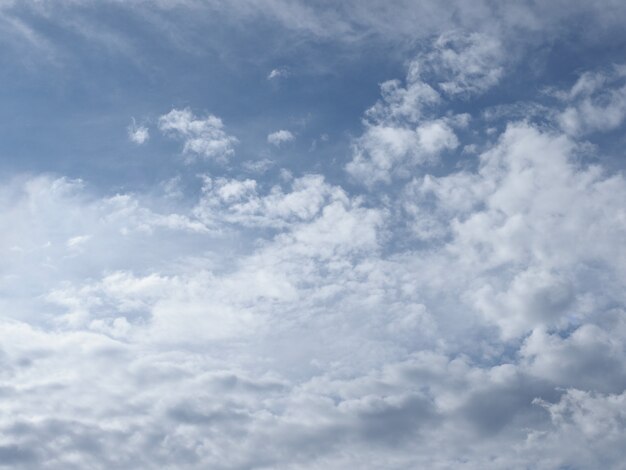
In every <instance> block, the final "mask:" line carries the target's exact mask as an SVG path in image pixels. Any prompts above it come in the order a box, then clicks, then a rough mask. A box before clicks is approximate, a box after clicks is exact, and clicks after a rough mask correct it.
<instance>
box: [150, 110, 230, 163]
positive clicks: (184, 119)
mask: <svg viewBox="0 0 626 470" xmlns="http://www.w3.org/2000/svg"><path fill="white" fill-rule="evenodd" d="M159 130H160V131H161V132H163V133H164V134H165V135H168V136H171V137H173V138H175V139H178V140H182V141H183V142H184V145H183V154H185V155H187V156H188V157H190V158H195V157H201V158H205V159H209V160H216V161H221V162H224V161H226V160H227V159H228V158H229V157H231V156H232V155H234V153H235V145H237V142H238V140H237V139H236V138H235V137H233V136H231V135H229V134H227V133H226V131H225V130H224V124H223V123H222V120H221V119H220V118H218V117H217V116H214V115H212V114H208V115H207V116H206V117H204V118H198V117H196V116H195V115H194V114H193V113H192V112H191V110H190V109H189V108H185V109H172V110H171V111H170V112H169V113H167V114H164V115H163V116H161V117H160V118H159Z"/></svg>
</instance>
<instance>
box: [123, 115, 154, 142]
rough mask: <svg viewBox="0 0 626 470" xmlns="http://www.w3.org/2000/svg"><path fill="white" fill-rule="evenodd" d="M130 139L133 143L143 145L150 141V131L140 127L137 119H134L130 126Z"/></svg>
mask: <svg viewBox="0 0 626 470" xmlns="http://www.w3.org/2000/svg"><path fill="white" fill-rule="evenodd" d="M128 138H129V139H130V140H131V142H134V143H135V144H137V145H141V144H144V143H146V142H147V141H148V140H149V139H150V131H149V130H148V128H147V127H145V126H138V125H137V123H136V122H135V119H133V122H132V123H131V125H130V126H128Z"/></svg>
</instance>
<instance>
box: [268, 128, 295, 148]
mask: <svg viewBox="0 0 626 470" xmlns="http://www.w3.org/2000/svg"><path fill="white" fill-rule="evenodd" d="M295 138H296V136H295V135H293V134H292V133H291V132H289V131H287V130H284V129H280V130H278V131H276V132H272V133H271V134H268V136H267V142H268V143H270V144H272V145H275V146H276V147H280V146H281V145H282V144H284V143H285V142H292V141H294V140H295Z"/></svg>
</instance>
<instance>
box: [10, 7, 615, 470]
mask: <svg viewBox="0 0 626 470" xmlns="http://www.w3.org/2000/svg"><path fill="white" fill-rule="evenodd" d="M37 5H38V7H37V8H39V9H40V10H38V11H41V15H43V16H42V18H48V17H47V16H45V14H46V12H47V11H48V10H51V8H49V7H47V6H46V4H45V3H42V2H37ZM85 5H86V6H85V9H84V10H85V14H87V12H88V10H90V8H91V6H89V4H85ZM563 5H564V4H561V3H559V2H557V3H556V4H554V3H550V4H548V3H546V4H545V5H543V4H542V5H537V6H536V7H535V8H536V9H535V10H532V11H531V13H532V14H530V13H529V10H528V8H527V5H526V4H516V5H513V4H512V3H506V2H505V3H503V4H501V5H500V4H499V5H498V6H497V7H494V8H491V7H489V8H487V7H486V6H485V5H484V4H483V3H482V2H471V3H470V4H469V5H468V4H466V3H454V8H451V7H450V5H443V6H442V5H441V4H440V3H428V2H426V3H420V5H419V6H415V5H413V2H403V1H398V2H392V4H391V6H390V4H389V3H383V2H370V1H366V2H361V3H353V2H347V3H346V4H341V5H338V6H337V7H336V8H333V9H326V10H324V12H323V13H324V14H322V15H320V10H319V6H318V5H317V4H310V5H306V4H304V3H298V2H283V1H273V0H272V1H270V0H267V1H263V2H260V3H259V2H248V1H238V2H232V3H229V4H228V5H226V4H224V5H221V4H219V5H218V3H210V2H209V3H206V2H204V3H203V2H195V1H181V2H177V3H176V2H175V3H172V2H165V1H163V2H157V3H156V4H154V5H153V6H154V7H155V9H163V10H162V11H170V12H171V10H167V9H168V8H170V9H171V8H174V9H175V10H176V15H175V16H176V17H178V15H183V13H185V12H187V11H192V12H193V13H194V16H193V17H185V16H184V15H183V16H181V17H185V18H187V20H188V21H189V23H186V24H190V25H192V26H193V25H195V23H194V21H195V20H197V19H198V18H202V17H203V16H202V15H203V13H204V14H206V12H207V11H210V12H211V13H213V12H215V14H216V15H218V16H219V15H225V14H228V15H233V17H236V18H239V19H245V20H246V21H250V19H251V18H252V19H254V20H255V21H256V20H257V19H258V18H259V17H262V18H267V17H271V18H274V21H277V22H279V23H280V24H284V25H285V28H289V29H290V30H293V31H299V32H302V31H305V32H307V35H304V36H302V37H307V38H308V37H309V36H308V35H311V36H312V37H314V38H316V39H317V38H320V37H323V38H326V39H328V38H336V37H337V36H340V37H341V39H342V40H347V39H348V38H351V39H352V40H353V41H355V42H353V43H349V44H350V45H351V46H353V45H354V44H363V43H361V42H356V41H357V40H358V39H359V38H360V40H362V41H366V40H372V39H371V38H372V36H376V34H380V35H385V37H387V38H389V37H393V38H398V37H402V38H404V37H405V36H404V35H405V34H418V35H428V36H429V38H430V35H431V34H434V36H436V37H437V38H438V39H435V40H434V41H431V40H430V39H428V40H425V41H423V44H425V46H424V50H422V51H421V52H418V53H417V54H415V55H414V56H413V58H412V60H410V61H409V62H408V63H407V71H406V76H405V78H404V79H403V80H388V81H385V82H383V83H382V84H381V87H380V93H381V96H380V99H379V100H378V101H377V102H376V103H375V104H374V105H373V106H372V107H370V108H369V109H368V110H367V111H366V112H365V113H364V115H363V122H362V125H363V127H362V132H361V134H360V135H357V136H356V137H355V138H354V139H353V140H352V141H351V149H350V153H349V155H346V156H345V157H346V158H347V160H348V163H347V165H346V167H345V169H346V170H347V176H346V174H343V173H342V171H341V170H342V169H341V168H337V167H335V166H332V165H331V166H328V167H325V166H323V165H318V166H314V165H311V166H306V167H305V168H306V171H305V170H303V166H302V162H299V161H296V162H295V163H294V165H293V167H290V168H289V169H285V168H280V169H279V168H276V171H265V170H267V169H268V168H269V167H270V166H271V165H272V162H269V161H267V160H263V159H258V158H257V157H258V155H255V154H254V149H253V150H252V151H251V152H252V153H246V152H250V150H249V149H248V150H245V151H244V150H242V153H243V154H244V156H243V158H242V160H243V163H241V164H239V163H237V162H235V161H231V162H230V164H229V165H224V166H222V167H219V168H218V170H219V171H217V170H215V171H214V170H211V173H210V174H209V173H206V171H208V170H206V169H205V170H203V171H204V173H202V174H200V175H198V174H197V172H196V171H191V170H190V168H189V167H181V168H178V169H176V168H173V169H172V168H169V167H168V168H165V172H166V173H167V172H168V171H173V174H166V176H165V181H163V182H159V181H158V180H157V181H156V182H154V184H147V183H146V181H147V180H146V181H143V183H146V184H143V183H142V184H141V185H138V187H139V188H146V187H148V189H135V190H130V189H124V190H122V189H119V188H121V187H122V186H121V185H120V184H117V183H115V182H114V183H115V184H109V183H110V182H109V181H108V180H107V181H106V184H103V185H102V186H100V187H95V186H92V184H91V183H90V182H89V181H88V179H87V178H85V180H84V181H83V180H80V179H72V178H69V177H62V176H58V175H48V174H33V175H21V176H19V175H13V176H11V177H9V178H6V177H3V178H4V179H3V180H2V184H0V226H2V227H3V228H4V229H3V230H2V231H0V257H1V258H2V263H0V294H1V295H0V311H2V317H1V318H0V345H1V347H0V397H2V398H3V400H2V402H1V403H2V405H1V406H2V413H0V432H1V435H2V440H1V442H0V463H6V464H7V465H10V466H11V467H12V468H16V469H30V468H49V469H53V470H56V469H66V468H70V469H71V468H94V469H99V468H119V469H131V468H148V469H151V468H177V469H179V468H180V469H184V470H186V469H193V470H195V469H205V468H215V469H218V470H219V469H229V470H232V469H261V468H286V469H294V470H295V469H307V470H315V469H331V470H333V469H345V468H380V469H405V468H464V469H468V470H472V469H483V468H494V469H507V468H538V469H546V470H548V469H556V468H620V466H622V465H623V464H622V462H623V461H624V449H623V447H624V446H623V442H624V438H625V437H626V436H625V435H624V434H625V432H624V431H625V429H626V428H625V426H624V422H625V419H626V417H625V413H624V404H625V403H624V402H625V400H626V393H625V392H624V390H625V389H626V367H625V364H626V362H625V361H624V359H625V358H626V357H625V351H626V315H625V313H626V308H625V306H626V253H625V249H626V248H625V246H624V240H625V239H626V208H625V207H624V201H626V179H625V178H624V175H623V172H621V171H618V170H615V169H614V168H613V167H611V166H609V165H604V163H603V162H604V160H602V159H600V158H599V156H602V155H603V154H604V150H603V149H605V147H602V142H601V141H600V142H598V143H597V147H593V146H591V145H589V144H588V143H587V142H585V140H584V139H585V138H587V136H590V135H591V134H592V133H594V132H604V131H610V130H614V129H617V128H619V126H620V125H621V123H622V121H623V119H622V116H621V114H620V111H619V107H620V106H621V104H620V103H621V101H620V96H621V93H622V88H623V83H622V76H621V75H620V73H621V72H620V70H621V69H620V68H619V67H618V68H616V69H614V70H613V71H608V72H607V71H606V70H604V71H592V72H587V73H585V74H583V75H581V76H580V78H579V80H578V81H577V82H576V83H575V84H574V85H573V86H572V87H571V88H570V89H568V90H566V91H561V92H552V96H549V95H547V94H545V93H542V94H539V95H538V96H533V97H530V98H528V100H529V101H528V102H527V103H524V104H519V103H518V104H516V103H512V104H511V103H501V101H502V100H501V95H499V94H498V93H494V94H492V95H490V94H489V92H490V90H493V89H494V88H495V87H497V86H499V85H500V84H503V83H504V82H505V80H506V77H507V74H509V73H513V72H514V71H515V70H514V69H511V68H510V67H509V66H510V62H509V60H512V59H511V58H510V57H509V49H510V46H511V44H510V43H507V38H508V37H509V35H510V34H521V33H520V31H524V34H526V32H527V31H536V28H541V27H542V25H544V24H551V25H552V24H553V23H552V21H555V20H554V17H555V16H559V15H562V14H564V13H561V11H565V9H563V8H562V7H563ZM620 5H621V4H620ZM408 6H413V7H414V8H408ZM610 6H611V5H609V4H602V3H601V4H598V5H595V4H594V5H589V6H587V7H583V6H581V4H578V3H575V4H574V5H572V6H571V9H570V10H568V12H569V13H568V14H573V13H571V12H572V11H577V12H580V11H587V9H589V10H590V11H596V9H602V8H601V7H607V8H606V10H607V12H606V13H605V14H606V15H607V19H606V20H602V21H610V20H611V18H609V17H611V16H618V17H619V15H616V14H615V12H616V11H620V10H621V8H622V7H621V6H618V4H617V3H615V4H614V5H613V6H612V7H611V8H609V7H610ZM396 7H398V8H396ZM399 7H404V8H399ZM22 8H25V7H22ZM120 8H126V7H123V6H121V7H120ZM136 8H138V9H140V8H141V5H138V6H136ZM190 8H192V9H191V10H188V9H190ZM207 8H208V10H205V9H207ZM581 9H582V10H581ZM553 10H554V11H553ZM64 11H65V10H64ZM81 11H82V10H81ZM155 11H156V10H155ZM159 11H160V10H159ZM225 11H226V12H227V13H224V12H225ZM345 12H349V13H350V14H349V15H348V16H346V17H344V16H342V14H343V13H345ZM406 12H408V13H406ZM542 12H548V13H550V12H552V13H550V14H548V13H546V15H545V16H550V15H552V16H551V17H550V18H544V17H543V16H542V14H541V13H542ZM374 13H375V14H374ZM155 15H157V16H156V17H154V16H153V17H151V18H152V19H153V21H154V22H155V23H158V22H159V19H161V18H160V17H159V13H158V12H157V13H155ZM453 17H454V18H457V19H456V20H454V21H453V20H452V18H453ZM220 18H221V17H220ZM492 20H493V21H495V23H494V25H493V26H494V27H493V28H490V29H488V30H487V29H486V30H485V31H484V32H481V33H477V32H475V31H477V29H473V30H470V31H469V32H468V33H467V34H465V33H462V32H459V31H465V30H459V29H456V30H455V32H452V33H446V34H443V35H442V34H440V33H441V32H440V31H436V32H433V33H431V31H434V30H438V29H439V28H440V27H441V25H447V24H448V23H449V22H464V23H470V24H472V23H473V22H476V23H480V24H489V23H490V22H492ZM496 20H497V21H496ZM593 21H600V20H593ZM590 22H591V20H590ZM87 24H88V22H87ZM150 24H152V23H150ZM241 24H247V23H241ZM270 25H272V26H273V25H274V23H270ZM422 25H423V26H424V28H426V29H425V30H420V28H419V27H420V26H422ZM521 25H524V27H523V28H522V26H521ZM325 26H327V28H326V29H325V28H324V27H325ZM393 26H397V28H395V29H397V31H396V30H395V29H394V28H393ZM513 26H516V27H517V28H522V29H517V30H514V28H513ZM83 27H84V25H83ZM164 28H165V29H166V30H168V29H167V27H165V26H164ZM190 29H193V28H190ZM480 30H481V31H482V29H480ZM500 30H503V32H502V37H501V36H500V35H495V34H496V32H497V31H500ZM168 31H170V32H171V30H168ZM202 31H207V30H206V29H202ZM411 31H417V32H414V33H411ZM486 31H491V33H489V34H487V32H486ZM537 34H539V33H537ZM494 35H495V36H494ZM362 36H363V37H365V36H366V38H363V37H362ZM526 36H528V35H525V36H524V38H523V40H524V41H526V40H530V38H527V37H526ZM168 38H170V36H168ZM175 39H176V40H179V41H183V39H181V38H180V37H176V38H175ZM183 42H184V41H183ZM318 42H322V41H318ZM411 44H417V42H415V41H412V42H411ZM419 44H422V43H419ZM368 50H369V49H368ZM532 50H533V51H534V50H535V49H532ZM370 65H371V64H370ZM533 73H534V71H533ZM530 75H532V74H530ZM524 77H526V76H524ZM525 93H526V92H525ZM528 93H529V94H532V93H530V92H528ZM525 99H526V98H525ZM532 100H536V101H537V102H535V101H532ZM494 101H496V102H498V103H501V107H498V105H496V106H492V104H493V102H494ZM483 106H488V107H489V108H488V111H487V112H486V111H484V109H483V108H482V107H483ZM568 109H572V110H573V111H571V112H570V114H572V116H574V118H572V119H570V120H568V119H569V118H567V116H569V115H567V116H566V115H565V113H566V112H569V111H567V110H568ZM544 111H545V112H544ZM469 113H471V116H470V114H469ZM511 116H521V118H519V117H511ZM570 117H571V116H570ZM572 123H573V124H572ZM158 128H159V130H160V131H161V132H163V133H164V134H166V135H168V136H171V137H172V138H174V139H177V140H179V141H181V142H182V145H183V153H184V154H185V155H186V156H187V157H188V158H189V159H191V158H205V159H209V160H218V161H226V160H227V159H228V158H230V156H232V155H233V152H234V148H235V145H236V143H237V141H236V139H235V138H234V137H232V136H231V135H230V134H229V133H228V132H227V130H226V128H225V126H224V124H223V123H222V121H221V120H220V119H219V118H217V117H216V116H213V115H204V116H196V115H194V114H193V112H192V111H191V110H190V109H174V110H172V111H171V112H169V113H168V114H166V115H164V116H162V117H161V118H160V119H159V123H158ZM280 132H285V133H287V132H288V131H278V133H279V134H280ZM332 132H333V135H336V136H339V135H340V132H341V129H333V130H332ZM270 135H272V134H270ZM289 135H291V134H289ZM291 137H292V138H293V135H291ZM605 137H606V138H607V139H610V138H611V137H612V136H611V135H610V134H607V135H606V136H605ZM268 142H270V143H272V142H271V141H270V140H269V137H268ZM282 142H285V140H280V139H279V140H278V141H277V143H276V145H280V144H281V143H282ZM610 142H611V144H612V145H613V144H617V143H619V142H618V140H611V141H610ZM618 147H619V146H618ZM620 148H621V147H620ZM462 149H466V150H467V151H463V150H462ZM333 151H334V150H333ZM309 156H310V154H309ZM255 158H256V159H255ZM179 170H180V171H179ZM322 170H324V172H323V173H322ZM77 171H78V170H77ZM146 171H148V170H146ZM348 176H349V177H351V178H352V180H351V181H348V179H347V178H348ZM354 182H356V183H357V184H353V183H354ZM361 183H362V184H361ZM381 183H384V184H381ZM183 188H184V191H183V190H182V189H183ZM442 449H443V451H442Z"/></svg>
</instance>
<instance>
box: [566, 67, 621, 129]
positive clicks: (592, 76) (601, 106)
mask: <svg viewBox="0 0 626 470" xmlns="http://www.w3.org/2000/svg"><path fill="white" fill-rule="evenodd" d="M625 76H626V74H625V73H624V72H623V71H622V70H621V69H620V68H619V67H616V68H614V70H613V71H612V72H611V73H591V72H586V73H583V74H582V75H581V76H580V78H579V79H578V80H577V81H576V83H575V84H574V85H573V86H572V88H571V90H570V91H569V92H567V93H558V94H557V96H559V97H560V98H561V99H563V100H564V101H565V103H566V104H567V107H566V108H565V109H564V110H563V111H562V112H561V113H559V114H558V115H557V116H556V120H557V122H558V124H559V125H560V126H561V128H562V129H563V130H564V131H565V132H567V133H568V134H570V135H587V134H590V133H593V132H608V131H611V130H614V129H616V128H618V127H619V126H621V124H622V123H623V122H624V119H626V85H625V84H624V79H625Z"/></svg>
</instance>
